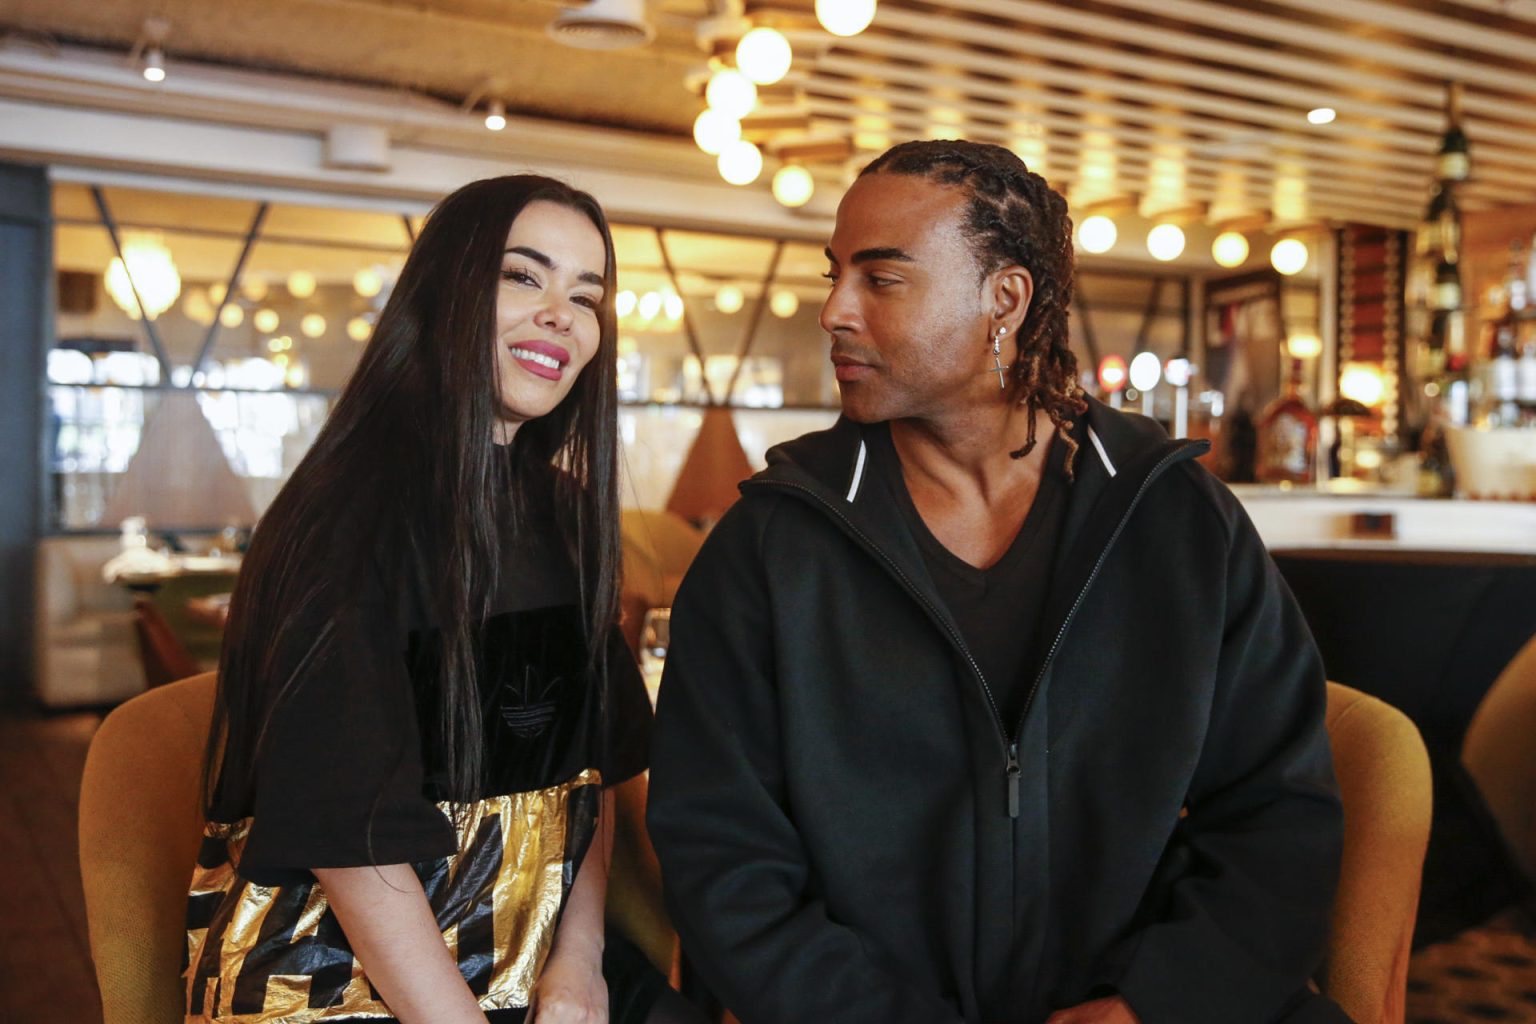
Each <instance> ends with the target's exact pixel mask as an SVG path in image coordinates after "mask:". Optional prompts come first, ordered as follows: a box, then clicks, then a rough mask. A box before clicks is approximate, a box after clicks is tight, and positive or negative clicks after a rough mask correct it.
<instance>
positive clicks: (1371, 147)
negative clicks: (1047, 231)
mask: <svg viewBox="0 0 1536 1024" xmlns="http://www.w3.org/2000/svg"><path fill="white" fill-rule="evenodd" d="M729 6H730V4H729V3H728V2H727V0H652V3H651V10H652V17H653V20H654V21H655V22H656V24H657V26H658V28H659V32H658V35H657V38H656V39H655V40H654V41H653V42H652V43H651V44H650V45H649V46H647V47H645V48H643V49H637V50H629V51H622V52H620V53H616V54H593V53H590V52H586V51H580V50H569V49H564V48H562V47H560V46H558V45H556V44H554V43H552V42H551V41H550V40H549V39H548V38H547V37H546V36H545V35H544V33H543V25H544V24H545V23H547V22H548V21H549V20H550V18H552V17H553V16H554V14H555V13H556V11H557V9H558V5H557V4H555V3H552V2H548V0H539V2H535V0H262V2H257V0H224V2H221V3H219V4H205V3H197V2H194V0H118V2H116V3H113V4H101V3H99V2H98V0H11V2H10V3H9V4H8V5H7V6H6V7H4V8H0V28H11V29H19V30H22V31H28V32H43V33H47V34H50V35H52V36H54V37H55V38H59V39H61V40H65V41H70V42H85V43H91V44H95V45H102V46H108V47H121V48H124V49H126V48H127V47H129V46H131V45H132V43H133V40H134V38H135V36H136V34H137V31H138V26H139V25H140V24H141V23H142V21H143V19H144V18H145V17H146V16H149V15H161V16H166V17H168V18H169V19H170V20H171V21H172V23H173V29H172V34H171V36H170V37H169V39H168V41H167V49H168V51H169V52H170V53H171V54H172V56H173V57H174V56H177V55H178V54H179V55H183V56H186V57H190V58H196V59H201V60H215V61H222V62H224V63H228V64H235V65H241V66H250V67H258V68H268V69H274V70H284V71H292V72H297V73H301V74H309V75H315V76H323V77H327V78H339V79H349V80H354V81H372V82H387V83H388V84H392V85H398V86H405V87H409V88H414V89H419V90H422V91H426V92H431V93H433V94H435V95H439V96H444V97H449V98H453V97H462V96H464V95H465V94H467V93H469V92H472V91H474V90H475V89H476V88H477V87H479V86H480V85H481V84H482V83H483V82H484V81H486V80H487V79H489V78H495V79H497V80H499V81H500V82H502V83H503V85H504V88H505V90H506V91H507V92H508V93H509V95H510V98H511V99H512V106H513V107H514V109H516V110H519V111H521V112H524V113H528V114H535V115H538V116H545V117H553V118H562V119H566V120H571V121H579V122H585V123H589V124H606V125H613V126H616V127H623V128H627V129H636V128H639V129H642V130H647V131H654V132H661V133H665V134H673V135H678V136H686V134H687V133H688V131H689V128H690V125H691V123H692V120H693V117H694V115H695V114H696V113H697V112H698V110H699V109H700V108H701V103H700V101H699V99H698V98H697V97H696V96H694V95H692V94H691V93H690V92H689V91H688V90H687V89H686V88H684V84H683V82H684V79H685V78H686V77H687V75H688V71H689V69H691V68H696V67H697V66H699V65H700V64H701V63H702V61H703V54H702V53H701V51H700V50H699V49H698V47H697V45H696V43H695V39H694V31H693V29H694V27H696V25H697V24H698V22H699V20H700V19H701V18H704V17H705V16H707V15H711V14H718V13H721V12H722V11H724V10H726V9H727V8H728V7H729ZM746 13H747V15H748V16H749V17H750V18H752V19H753V20H755V21H757V22H759V23H767V24H773V25H776V26H777V27H779V28H781V29H782V30H783V31H784V32H785V33H786V35H788V36H789V38H790V40H791V42H792V43H793V45H794V48H795V54H796V59H795V65H794V69H793V70H792V72H791V75H790V78H789V79H788V80H787V81H786V83H785V85H783V86H777V87H774V89H773V90H771V92H770V93H769V94H768V97H767V100H768V102H770V103H773V104H774V105H775V108H776V109H785V108H788V109H795V110H798V111H799V112H800V113H801V114H802V115H803V116H805V117H807V118H808V119H809V120H808V133H809V135H810V136H812V137H817V138H820V137H827V136H836V137H842V138H846V139H849V140H850V141H851V142H852V144H853V146H854V149H855V156H854V158H853V160H852V161H850V164H851V165H853V166H856V165H857V163H858V162H859V161H860V160H867V159H868V158H869V157H870V156H871V155H873V154H874V153H875V152H877V151H878V150H879V149H880V148H883V147H884V146H885V145H887V144H889V143H891V142H896V141H900V140H903V139H907V138H915V137H924V136H932V135H936V134H949V135H956V136H963V137H966V138H974V139H982V140H988V141H995V142H999V143H1002V144H1004V145H1008V146H1010V147H1013V148H1015V149H1016V150H1018V151H1019V152H1020V153H1021V154H1022V155H1024V156H1025V158H1026V160H1028V161H1029V162H1030V163H1031V164H1033V165H1036V166H1037V167H1039V168H1040V169H1041V170H1042V171H1043V172H1044V173H1045V174H1046V175H1047V177H1049V178H1050V179H1051V180H1052V182H1053V183H1054V184H1056V185H1057V186H1058V187H1059V188H1062V189H1064V190H1065V191H1067V192H1068V193H1069V195H1070V196H1071V197H1072V198H1073V200H1074V202H1075V203H1076V204H1077V205H1078V207H1079V209H1083V208H1086V207H1088V206H1091V205H1092V204H1093V203H1095V202H1097V201H1100V200H1116V201H1118V202H1119V203H1120V204H1121V205H1125V204H1126V203H1127V202H1130V203H1134V204H1135V205H1136V206H1137V207H1139V209H1140V211H1141V212H1142V213H1143V214H1147V215H1156V214H1159V213H1163V212H1166V211H1174V210H1178V211H1183V214H1184V216H1186V217H1191V218H1197V219H1203V220H1206V221H1210V222H1222V221H1225V220H1229V219H1239V218H1250V219H1255V218H1267V219H1269V220H1270V222H1271V223H1272V224H1275V225H1278V226H1284V225H1287V224H1292V223H1307V222H1313V221H1319V220H1339V221H1344V220H1350V221H1365V222H1370V223H1377V224H1384V225H1397V226H1408V225H1411V224H1412V223H1414V222H1415V221H1416V220H1417V219H1418V217H1419V215H1420V214H1421V212H1422V210H1423V209H1424V206H1425V204H1426V202H1427V199H1428V195H1429V189H1430V184H1431V168H1432V165H1433V162H1434V153H1435V150H1436V148H1437V146H1438V141H1439V135H1440V132H1441V131H1442V129H1443V126H1444V116H1443V113H1442V103H1443V98H1444V93H1445V83H1446V82H1447V81H1449V80H1455V81H1458V82H1461V83H1462V84H1463V86H1464V88H1465V111H1466V115H1465V124H1466V127H1467V132H1468V134H1469V135H1470V137H1471V139H1472V145H1473V167H1474V170H1473V176H1472V180H1471V181H1470V182H1469V183H1468V184H1467V185H1466V186H1465V188H1464V189H1463V191H1462V193H1461V195H1462V201H1463V205H1464V207H1466V208H1467V209H1469V210H1473V209H1487V208H1493V207H1499V206H1507V205H1522V204H1531V203H1536V0H1455V2H1452V0H1264V2H1256V3H1250V2H1235V0H1090V2H1066V0H880V6H879V11H878V13H877V15H876V18H875V22H874V24H873V25H872V26H871V27H870V29H869V30H867V31H866V32H864V33H862V34H861V35H859V36H856V37H854V38H851V39H835V38H834V37H832V36H830V35H828V34H827V33H826V32H824V31H822V30H821V29H820V28H819V27H818V26H817V25H816V23H815V19H814V17H813V16H812V13H811V0H772V2H751V0H749V2H748V3H747V4H746ZM1321 106H1327V107H1332V108H1334V109H1336V110H1337V111H1338V119H1337V120H1336V121H1335V122H1334V123H1332V124H1329V125H1321V126H1313V125H1310V124H1308V123H1307V121H1306V116H1305V115H1306V113H1307V111H1308V110H1309V109H1311V108H1313V107H1321ZM776 141H780V142H782V141H785V139H784V138H782V137H781V138H780V139H778V140H776ZM838 170H845V169H843V168H836V169H826V170H825V171H824V176H825V177H828V178H836V177H838V174H837V171H838ZM759 187H766V183H764V185H762V186H759Z"/></svg>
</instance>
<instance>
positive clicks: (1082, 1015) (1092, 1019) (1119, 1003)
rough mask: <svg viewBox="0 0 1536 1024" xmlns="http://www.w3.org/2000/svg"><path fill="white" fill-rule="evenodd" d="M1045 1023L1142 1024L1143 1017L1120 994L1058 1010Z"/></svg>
mask: <svg viewBox="0 0 1536 1024" xmlns="http://www.w3.org/2000/svg"><path fill="white" fill-rule="evenodd" d="M1045 1024H1141V1018H1140V1017H1138V1016H1136V1011H1134V1010H1132V1009H1131V1004H1130V1003H1127V1002H1126V1001H1125V1000H1124V999H1121V998H1120V997H1119V996H1106V997H1105V998H1103V999H1094V1000H1092V1001H1090V1002H1086V1003H1078V1004H1077V1005H1076V1006H1069V1007H1067V1008H1066V1009H1065V1010H1057V1011H1056V1012H1055V1013H1053V1014H1051V1015H1050V1016H1049V1017H1047V1018H1046V1019H1045Z"/></svg>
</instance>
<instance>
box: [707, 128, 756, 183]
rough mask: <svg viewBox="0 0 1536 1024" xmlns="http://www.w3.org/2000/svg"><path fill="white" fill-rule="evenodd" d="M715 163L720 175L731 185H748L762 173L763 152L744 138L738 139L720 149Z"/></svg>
mask: <svg viewBox="0 0 1536 1024" xmlns="http://www.w3.org/2000/svg"><path fill="white" fill-rule="evenodd" d="M715 163H716V166H718V167H719V169H720V177H722V178H724V179H725V180H726V181H728V182H729V183H731V184H732V185H750V184H752V183H753V182H754V181H756V180H757V176H758V175H759V174H762V173H763V152H762V150H760V149H758V148H757V147H756V146H754V145H752V143H750V142H747V141H746V140H745V139H738V140H737V141H735V142H733V143H731V144H730V145H729V146H726V147H725V148H724V149H722V150H721V151H720V156H719V157H718V158H717V159H716V161H715Z"/></svg>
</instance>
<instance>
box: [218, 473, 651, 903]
mask: <svg viewBox="0 0 1536 1024" xmlns="http://www.w3.org/2000/svg"><path fill="white" fill-rule="evenodd" d="M498 533H499V538H500V565H499V579H498V587H497V592H496V595H495V597H494V599H493V600H492V602H491V605H490V614H489V615H488V617H487V618H486V620H485V621H484V623H483V624H482V626H481V628H480V634H479V658H478V681H479V685H480V690H481V695H482V720H483V726H484V735H485V755H486V761H485V771H484V776H485V786H484V790H483V792H482V794H481V795H482V796H486V797H488V796H494V795H500V794H506V793H517V792H528V791H533V790H539V789H543V788H545V787H549V786H553V785H556V784H558V783H560V782H563V781H565V780H567V779H570V778H572V777H574V776H575V775H576V774H578V773H579V772H580V771H581V770H582V769H583V768H586V767H596V768H598V769H599V770H600V771H601V772H602V775H603V780H604V782H605V783H606V784H608V785H613V784H616V783H618V782H622V781H624V780H626V779H628V778H631V777H633V776H635V775H637V774H639V773H640V772H642V771H644V770H645V768H646V766H647V763H648V759H649V742H650V719H651V711H650V703H649V698H648V697H647V696H646V692H645V687H644V683H643V682H642V681H641V678H640V675H639V672H638V670H637V668H636V667H635V664H634V659H633V657H632V656H631V655H630V653H629V651H628V649H627V647H625V645H624V643H623V640H622V637H621V636H620V634H619V633H618V631H617V629H615V630H613V631H612V633H611V635H610V637H609V646H608V659H607V688H606V703H607V713H606V715H603V714H602V713H601V709H600V702H599V700H598V692H597V688H596V686H595V685H594V684H593V680H592V679H591V678H590V677H589V675H588V673H587V667H586V655H587V649H586V640H585V637H586V629H585V624H584V620H583V616H582V614H581V610H580V605H579V595H578V585H577V579H576V573H575V568H574V566H573V565H572V563H571V560H570V558H569V556H568V554H567V549H566V547H565V545H564V543H563V541H562V539H561V537H560V534H559V531H558V529H557V528H556V526H555V519H554V510H553V505H552V501H551V499H550V498H549V496H548V495H547V494H542V493H541V494H535V495H533V496H531V497H530V498H529V499H528V500H525V501H524V502H523V507H522V508H520V509H518V510H517V514H516V515H514V513H513V509H512V506H511V503H510V502H504V503H502V508H501V509H500V511H499V514H498ZM384 547H386V548H388V550H382V551H376V552H374V553H373V554H372V556H371V558H370V559H369V560H368V561H369V563H370V564H371V570H370V571H369V572H368V573H367V574H366V576H367V578H366V579H365V580H364V581H363V584H362V586H361V587H360V588H359V590H358V592H357V593H355V594H352V595H350V596H349V599H348V600H346V601H345V603H344V604H342V605H341V606H340V607H337V608H335V609H333V610H331V614H329V615H317V616H315V617H316V618H328V619H329V621H330V625H331V626H332V628H333V629H334V631H335V633H334V637H335V639H334V642H333V644H332V645H331V650H332V651H333V652H334V653H333V654H332V655H331V656H328V657H326V658H324V659H322V660H321V661H320V662H318V663H316V665H315V666H314V667H313V668H312V669H310V670H308V671H304V672H301V673H300V674H299V677H298V679H297V683H296V685H295V687H294V688H293V691H292V695H291V696H290V697H288V698H287V699H284V700H283V701H281V702H280V703H279V705H278V709H277V711H276V713H275V715H274V718H273V721H272V723H271V725H270V727H269V729H268V732H267V735H266V737H265V739H264V741H263V743H262V747H261V752H260V754H259V757H258V762H257V770H256V785H255V794H254V800H253V805H252V806H249V807H236V806H218V807H216V808H215V810H216V812H218V813H216V815H215V819H216V820H219V821H237V820H240V819H242V818H245V817H250V818H251V819H252V821H251V828H250V833H249V838H248V840H247V842H246V845H245V848H244V851H243V853H242V856H241V859H240V873H241V874H242V875H243V876H245V877H247V878H250V879H251V880H253V881H257V882H258V883H263V884H279V883H281V882H284V881H291V880H293V879H294V877H295V876H294V872H300V873H307V871H306V869H309V868H316V867H353V866H360V865H365V864H394V863H416V862H420V861H425V860H429V859H432V858H437V857H443V856H447V855H448V854H451V853H452V852H453V851H454V849H455V847H456V840H455V833H454V830H453V828H452V826H451V824H450V822H449V820H448V818H447V817H446V816H445V815H444V814H443V812H442V810H441V809H440V808H439V807H438V806H437V802H438V801H441V800H444V799H446V796H445V792H444V786H443V783H444V781H445V777H446V771H445V766H444V765H443V764H442V762H441V758H440V757H439V755H438V752H437V750H438V747H439V743H438V741H437V737H438V736H439V728H438V723H437V720H436V715H437V712H436V707H437V704H436V685H435V680H436V663H437V658H438V656H439V651H440V648H441V637H440V633H439V630H438V628H437V626H436V624H435V623H434V622H433V621H432V620H433V616H432V614H431V612H430V611H429V609H428V608H427V607H426V604H425V600H424V595H423V590H424V588H425V585H426V581H425V572H424V571H423V570H420V569H416V568H414V567H412V566H411V565H409V564H407V563H408V559H407V557H406V555H405V552H404V551H402V550H395V549H394V548H393V547H392V546H389V545H384ZM603 718H606V720H607V722H608V734H607V736H606V738H600V737H599V736H598V726H599V723H600V721H602V719H603ZM235 724H236V723H232V725H235Z"/></svg>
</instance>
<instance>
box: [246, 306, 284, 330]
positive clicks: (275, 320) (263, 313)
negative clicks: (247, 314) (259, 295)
mask: <svg viewBox="0 0 1536 1024" xmlns="http://www.w3.org/2000/svg"><path fill="white" fill-rule="evenodd" d="M280 322H281V321H280V319H279V317H278V315H277V310H275V309H258V310H257V311H256V315H255V316H253V317H251V323H252V324H254V325H255V326H256V329H257V330H258V331H260V332H261V333H262V334H271V333H272V332H273V331H275V330H277V325H278V324H279V323H280Z"/></svg>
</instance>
